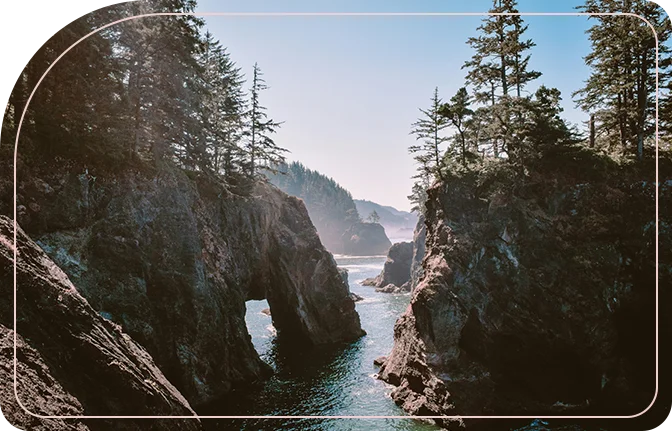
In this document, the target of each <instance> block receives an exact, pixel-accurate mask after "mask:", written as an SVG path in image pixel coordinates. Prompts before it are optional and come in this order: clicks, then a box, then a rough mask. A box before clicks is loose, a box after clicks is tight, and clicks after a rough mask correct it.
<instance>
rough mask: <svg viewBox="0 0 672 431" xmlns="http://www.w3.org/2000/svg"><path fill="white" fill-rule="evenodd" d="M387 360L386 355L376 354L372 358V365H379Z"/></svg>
mask: <svg viewBox="0 0 672 431" xmlns="http://www.w3.org/2000/svg"><path fill="white" fill-rule="evenodd" d="M385 361H387V356H378V357H377V358H376V359H374V360H373V365H377V366H381V365H383V364H384V363H385Z"/></svg>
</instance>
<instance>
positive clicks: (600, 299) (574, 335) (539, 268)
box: [379, 156, 672, 427]
mask: <svg viewBox="0 0 672 431" xmlns="http://www.w3.org/2000/svg"><path fill="white" fill-rule="evenodd" d="M576 158H578V156H576ZM572 160H574V159H573V158H572V159H570V160H568V161H567V162H566V163H565V162H563V163H559V162H557V161H555V162H554V163H555V165H554V166H556V167H555V168H554V169H556V171H555V172H554V171H553V168H552V167H547V168H545V169H543V170H542V169H540V170H539V171H538V172H534V171H532V170H530V172H527V173H526V175H527V176H526V178H525V181H524V184H523V185H520V183H517V185H516V187H513V186H512V185H511V184H508V183H506V182H504V183H502V182H501V181H502V179H501V178H498V181H499V182H494V181H483V180H482V179H477V178H476V175H469V176H466V177H463V178H453V179H451V180H450V182H449V183H447V184H445V185H438V186H436V187H434V188H432V189H430V190H429V198H428V201H427V214H426V215H427V223H426V226H427V241H426V253H425V255H424V259H423V272H424V274H423V275H422V276H421V278H420V281H419V283H418V284H417V286H415V287H414V289H413V294H412V299H411V304H410V306H409V308H408V309H407V311H406V312H405V313H404V314H403V315H402V316H401V317H400V319H399V320H398V321H397V323H396V325H395V329H394V333H395V343H394V348H393V351H392V353H391V354H390V355H389V356H388V360H387V361H386V362H385V364H384V365H383V366H382V368H381V371H380V373H379V375H380V377H381V378H382V379H384V380H386V381H387V382H389V383H391V384H394V385H396V386H397V388H395V390H394V391H393V393H392V397H393V399H394V400H395V402H396V403H397V404H399V405H400V406H402V407H403V408H404V409H405V410H407V411H408V412H409V413H411V414H423V413H428V412H432V413H434V414H453V415H483V414H487V415H493V414H494V415H525V414H529V415H552V414H558V413H560V414H573V415H576V414H579V415H581V414H587V415H594V414H598V415H600V414H605V415H634V414H637V413H639V412H641V411H642V410H644V409H645V408H646V407H647V406H648V404H649V403H650V402H651V400H652V399H653V395H654V390H655V385H654V383H655V368H654V367H653V365H654V364H655V360H654V359H655V357H654V355H655V349H654V346H655V343H654V341H655V338H654V336H655V332H654V328H655V321H654V316H655V315H654V313H653V311H654V310H655V306H656V301H655V299H656V297H655V289H654V274H655V273H656V271H655V268H654V263H655V248H654V244H655V232H654V230H653V226H654V221H653V216H654V214H655V211H654V203H655V199H654V194H655V188H654V187H653V185H652V183H650V182H648V181H647V182H643V181H642V180H641V178H642V177H644V175H647V172H648V171H646V170H645V169H648V168H651V166H648V167H645V166H643V165H640V166H641V168H632V170H631V171H630V172H629V173H628V171H627V170H626V169H613V170H611V171H606V168H605V171H606V172H607V173H603V172H602V171H600V172H599V173H596V172H595V171H591V169H593V168H592V166H595V165H597V164H598V163H604V162H601V161H594V160H592V159H591V160H589V163H586V165H587V166H588V168H581V169H579V168H575V167H572V164H574V163H576V162H573V161H572ZM558 167H561V169H562V170H563V171H562V172H557V169H560V168H558ZM668 168H669V165H668ZM638 169H641V170H638ZM652 171H653V170H652ZM668 171H669V169H668ZM567 172H571V175H570V174H568V173H567ZM668 176H669V174H668ZM661 177H665V175H664V174H663V175H661ZM504 178H506V177H504ZM670 192H671V190H670V187H669V186H667V185H664V186H662V187H661V188H660V193H661V198H660V202H664V201H665V202H667V203H666V204H664V208H661V209H660V212H659V214H660V215H661V217H663V218H664V219H663V220H662V221H661V224H660V226H662V227H661V231H660V239H661V245H660V250H666V251H665V252H664V253H666V256H667V257H661V259H660V262H666V263H664V264H661V266H660V277H661V281H660V282H661V284H660V285H661V286H663V285H666V283H667V284H670V283H671V282H672V269H671V268H670V264H669V262H671V261H672V259H670V250H672V244H671V243H670V231H669V226H670V225H671V224H670V220H669V216H670V214H672V210H670V207H669V202H670V201H671V200H670V198H669V197H670V195H671V193H670ZM662 303H663V302H661V304H662ZM667 304H668V305H665V306H664V307H666V308H665V310H669V302H668V303H667ZM665 314H666V312H662V314H661V315H665ZM467 426H468V427H469V426H470V425H469V423H468V422H467Z"/></svg>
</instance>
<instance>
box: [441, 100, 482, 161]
mask: <svg viewBox="0 0 672 431" xmlns="http://www.w3.org/2000/svg"><path fill="white" fill-rule="evenodd" d="M470 104H471V101H470V97H469V93H467V89H466V88H465V87H462V88H460V89H459V90H457V93H455V95H454V96H453V97H452V98H451V99H450V102H449V103H446V104H444V105H443V106H442V107H441V111H440V112H441V115H443V116H444V117H445V118H447V119H448V121H450V124H451V125H452V126H453V127H454V128H455V129H456V130H457V134H456V135H455V136H454V137H453V140H454V141H455V142H456V144H457V151H454V152H456V153H458V156H457V158H458V159H459V160H460V163H461V164H462V166H463V167H466V166H467V158H469V157H470V153H469V149H468V143H467V135H466V132H467V131H466V127H467V123H468V121H469V119H470V117H471V116H472V115H473V114H474V112H473V111H472V110H471V109H470V108H469V106H470Z"/></svg>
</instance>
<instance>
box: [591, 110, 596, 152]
mask: <svg viewBox="0 0 672 431" xmlns="http://www.w3.org/2000/svg"><path fill="white" fill-rule="evenodd" d="M590 148H595V114H590Z"/></svg>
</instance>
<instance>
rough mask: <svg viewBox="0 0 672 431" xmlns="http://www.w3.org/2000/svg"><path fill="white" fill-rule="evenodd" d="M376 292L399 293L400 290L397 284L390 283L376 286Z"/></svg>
mask: <svg viewBox="0 0 672 431" xmlns="http://www.w3.org/2000/svg"><path fill="white" fill-rule="evenodd" d="M376 292H380V293H399V292H401V289H400V288H399V286H395V285H394V284H392V283H390V284H388V285H387V286H383V287H376Z"/></svg>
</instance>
